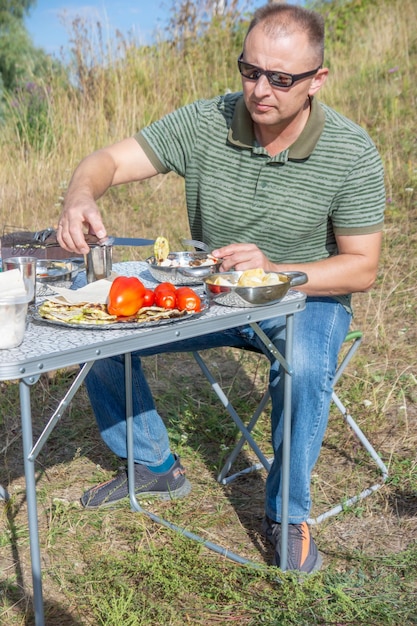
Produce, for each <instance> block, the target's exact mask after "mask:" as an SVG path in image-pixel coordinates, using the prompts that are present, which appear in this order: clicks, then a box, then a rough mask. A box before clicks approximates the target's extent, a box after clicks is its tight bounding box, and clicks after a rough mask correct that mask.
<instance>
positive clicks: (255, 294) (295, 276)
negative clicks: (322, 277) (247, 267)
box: [204, 272, 308, 307]
mask: <svg viewBox="0 0 417 626" xmlns="http://www.w3.org/2000/svg"><path fill="white" fill-rule="evenodd" d="M271 273H274V274H275V273H276V274H277V275H278V277H279V279H280V281H281V282H280V283H278V284H277V285H261V286H258V287H238V285H237V282H238V280H239V278H240V276H241V275H242V274H243V272H222V273H220V274H212V275H211V276H208V277H207V278H205V279H204V283H205V287H206V293H207V294H208V296H209V299H210V300H211V301H213V302H215V303H216V304H223V305H224V306H235V307H254V306H265V305H268V304H274V303H276V302H279V301H280V300H282V299H283V298H284V297H285V296H286V294H287V292H288V290H289V289H290V288H291V287H296V286H299V285H304V284H305V283H306V282H307V280H308V278H307V274H305V273H304V272H271ZM219 278H221V280H227V281H228V282H229V283H232V284H230V285H222V284H220V285H217V284H216V281H217V279H219Z"/></svg>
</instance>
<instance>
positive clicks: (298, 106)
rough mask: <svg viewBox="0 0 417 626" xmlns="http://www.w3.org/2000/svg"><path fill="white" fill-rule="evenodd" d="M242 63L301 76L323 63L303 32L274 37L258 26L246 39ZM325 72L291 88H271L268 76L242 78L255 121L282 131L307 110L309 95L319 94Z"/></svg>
mask: <svg viewBox="0 0 417 626" xmlns="http://www.w3.org/2000/svg"><path fill="white" fill-rule="evenodd" d="M243 60H244V61H245V62H246V63H251V64H252V65H256V66H257V67H259V68H262V69H264V70H277V71H281V72H286V73H289V74H302V73H304V72H308V71H310V70H314V69H315V68H316V67H317V66H318V65H319V64H320V61H318V60H317V57H316V56H315V55H314V54H313V52H312V49H311V47H310V45H309V43H308V40H307V36H306V35H305V34H304V33H299V32H297V33H293V34H291V35H288V36H284V37H275V38H271V37H269V36H267V35H265V33H264V31H263V29H262V25H259V24H258V25H257V26H255V28H253V29H252V30H251V32H250V33H249V35H248V36H247V38H246V42H245V47H244V51H243ZM322 72H323V71H322V70H320V71H319V72H318V74H317V75H316V76H310V77H308V78H305V79H302V80H300V81H298V82H295V83H294V84H293V85H292V86H291V87H288V88H280V87H274V86H273V85H271V84H270V83H269V81H268V79H267V77H266V76H263V75H262V76H260V77H259V79H258V80H257V81H254V80H250V79H247V78H245V77H243V76H242V86H243V96H244V99H245V103H246V107H247V109H248V111H249V113H250V115H251V117H252V119H253V121H254V122H255V123H256V124H258V125H260V126H267V127H270V128H269V129H268V130H270V131H273V130H274V128H275V127H276V131H277V132H280V131H281V130H282V129H283V128H285V127H286V126H287V125H288V123H291V121H292V120H294V119H296V118H297V116H298V115H299V114H301V112H302V111H303V109H304V106H305V103H306V101H307V98H308V96H309V95H313V94H314V93H316V92H317V91H318V90H319V89H320V87H321V84H322V83H323V82H324V80H325V76H324V74H323V75H322Z"/></svg>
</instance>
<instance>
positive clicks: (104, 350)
mask: <svg viewBox="0 0 417 626" xmlns="http://www.w3.org/2000/svg"><path fill="white" fill-rule="evenodd" d="M114 269H115V271H116V272H118V273H119V274H123V275H125V276H130V275H135V276H139V277H140V278H141V280H143V282H144V283H145V284H147V285H149V286H155V282H154V281H153V279H152V277H151V275H150V273H149V270H148V266H147V264H146V263H144V262H128V263H122V264H116V265H115V268H114ZM304 308H305V295H304V294H302V293H300V292H297V291H293V290H290V291H289V292H288V293H287V295H286V296H285V298H284V299H283V300H281V301H280V302H278V303H276V304H271V305H268V306H263V307H256V308H230V307H226V306H220V305H212V306H211V307H210V308H209V309H207V311H205V312H204V313H203V314H202V315H201V316H196V317H195V318H193V317H190V318H188V319H183V320H182V319H179V320H176V321H175V323H174V322H173V323H169V324H162V325H158V326H147V327H142V328H137V329H132V328H125V329H111V330H110V329H107V330H105V329H103V328H100V329H96V328H94V327H92V328H91V329H80V328H68V327H66V326H60V325H53V324H50V323H49V324H48V323H43V322H39V321H36V319H35V320H33V319H32V320H31V319H30V315H29V324H28V327H27V330H26V334H25V338H24V341H23V343H22V344H21V345H20V346H19V347H18V348H14V349H11V350H0V380H2V381H16V382H18V383H19V390H20V413H21V422H22V440H23V463H24V473H25V482H26V496H27V508H28V524H29V541H30V557H31V567H32V579H33V602H34V609H35V624H36V626H44V624H45V622H44V610H43V596H42V579H41V576H42V574H41V559H40V545H39V532H38V513H37V501H36V481H35V461H36V458H37V456H38V454H39V452H40V451H41V449H42V447H43V446H44V444H45V443H46V441H47V439H48V437H49V435H50V434H51V432H52V430H53V429H54V427H55V425H56V424H57V423H58V421H59V420H60V418H61V417H62V415H63V413H64V411H65V409H66V407H67V406H68V405H69V403H70V402H71V400H72V398H73V396H74V395H75V393H76V392H77V390H78V389H79V387H80V386H81V384H82V383H83V381H84V379H85V377H86V375H87V374H88V372H89V370H90V369H91V367H92V366H93V364H94V362H95V361H97V360H99V359H104V358H107V357H111V356H115V355H125V383H126V419H127V449H128V482H129V494H130V503H131V507H132V509H133V510H136V511H140V512H143V513H145V514H146V515H148V516H149V517H150V518H151V519H153V520H154V521H156V522H159V523H162V524H165V525H166V526H168V527H170V528H172V529H173V530H175V531H178V532H181V533H182V534H184V535H186V536H188V537H190V538H192V539H196V540H197V541H200V542H202V543H203V544H204V545H205V546H206V547H208V548H209V549H212V550H214V551H217V552H219V553H220V554H223V555H225V556H227V557H228V558H231V559H232V560H235V561H237V562H240V563H245V562H248V561H246V560H245V559H243V558H241V557H239V556H238V555H235V554H234V553H232V552H230V551H228V550H225V549H223V548H221V547H220V546H217V545H216V544H213V543H211V542H207V541H205V540H204V539H202V538H201V537H199V536H197V535H194V534H193V533H189V532H188V531H186V530H185V529H182V528H179V527H177V526H174V525H172V524H170V523H169V522H165V520H163V519H161V518H158V517H156V516H154V515H153V514H152V513H150V512H148V511H145V510H144V509H142V508H141V507H140V506H139V504H138V502H137V500H136V497H135V493H134V472H133V464H134V460H133V416H132V382H131V353H132V352H134V351H135V350H138V349H141V348H142V349H144V348H148V347H151V346H161V345H164V344H166V343H170V342H173V341H178V340H181V339H188V338H193V337H198V336H201V335H205V334H208V333H211V332H213V331H221V330H225V329H228V328H234V327H238V326H242V325H245V324H250V325H251V326H252V328H253V329H254V330H255V332H257V333H258V334H259V333H260V337H261V339H262V340H263V341H264V343H265V345H266V347H267V348H268V349H269V350H270V351H271V352H272V354H273V355H274V356H275V358H277V359H278V360H279V361H280V363H281V364H282V366H283V367H284V370H285V385H284V393H285V400H284V448H283V488H282V537H281V564H280V565H281V568H282V569H284V570H285V569H286V566H287V543H288V533H287V523H288V495H289V467H290V465H289V455H290V436H291V360H292V344H293V322H294V319H293V317H294V314H295V313H297V312H299V311H302V310H303V309H304ZM281 315H282V316H285V319H286V347H285V354H284V355H283V354H281V353H280V352H278V350H277V349H276V347H275V346H274V345H273V344H271V342H269V340H268V338H267V337H266V336H264V337H263V336H262V331H261V329H260V328H259V325H258V322H259V321H261V320H264V319H268V318H271V317H275V316H281ZM80 363H82V364H83V365H82V367H81V368H80V370H79V373H78V375H77V376H76V378H75V380H74V382H73V383H72V385H71V387H70V388H69V390H68V391H67V393H66V395H65V396H64V398H63V399H62V400H61V401H60V403H59V405H58V407H57V409H56V411H55V412H54V414H53V415H52V416H51V418H50V419H49V421H48V422H47V423H46V425H45V427H44V429H43V432H42V433H41V435H40V436H39V438H38V439H37V441H36V442H34V441H33V433H32V415H31V396H30V393H31V387H32V386H33V385H35V384H36V383H37V382H38V380H39V378H40V376H41V374H42V373H46V372H49V371H52V370H56V369H60V368H66V367H70V366H74V365H78V364H80ZM239 428H240V430H241V432H242V433H243V435H244V436H245V437H247V438H248V440H249V441H250V442H253V440H252V438H251V435H250V433H249V431H247V429H246V428H245V426H244V424H243V423H242V422H240V424H239ZM253 443H254V442H253Z"/></svg>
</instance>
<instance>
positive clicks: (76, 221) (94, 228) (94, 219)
mask: <svg viewBox="0 0 417 626" xmlns="http://www.w3.org/2000/svg"><path fill="white" fill-rule="evenodd" d="M85 232H88V233H89V234H92V235H96V237H97V238H98V239H105V238H106V236H107V233H106V229H105V227H104V224H103V221H102V219H101V215H100V212H99V210H98V207H97V204H96V203H95V201H94V200H93V199H84V200H79V201H78V202H76V203H74V204H73V203H72V202H71V201H69V200H67V201H66V202H65V205H64V210H63V212H62V214H61V217H60V218H59V222H58V230H57V239H58V243H59V245H60V246H61V247H63V248H65V249H66V250H68V251H69V252H76V253H78V254H87V253H88V251H89V249H90V248H89V246H88V244H87V243H86V240H85V236H84V233H85Z"/></svg>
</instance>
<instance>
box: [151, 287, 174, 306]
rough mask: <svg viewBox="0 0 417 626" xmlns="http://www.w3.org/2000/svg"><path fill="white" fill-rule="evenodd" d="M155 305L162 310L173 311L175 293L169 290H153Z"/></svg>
mask: <svg viewBox="0 0 417 626" xmlns="http://www.w3.org/2000/svg"><path fill="white" fill-rule="evenodd" d="M155 304H156V306H160V307H162V308H164V309H175V307H176V297H175V292H174V291H171V290H170V289H159V290H158V291H157V290H156V289H155Z"/></svg>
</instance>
